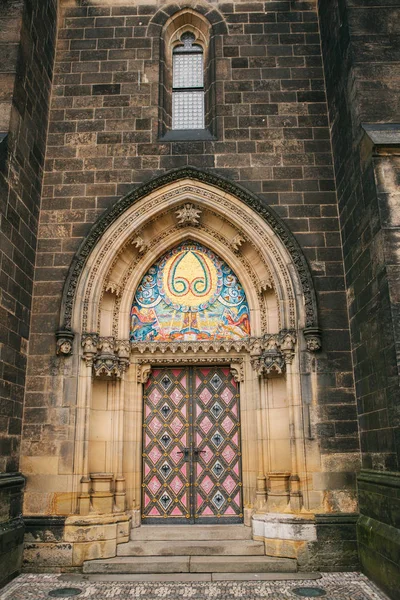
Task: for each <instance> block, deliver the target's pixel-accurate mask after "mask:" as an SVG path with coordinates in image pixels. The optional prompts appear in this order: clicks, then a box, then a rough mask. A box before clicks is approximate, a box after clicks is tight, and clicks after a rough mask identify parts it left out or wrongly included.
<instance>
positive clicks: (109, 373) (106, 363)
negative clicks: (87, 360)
mask: <svg viewBox="0 0 400 600" xmlns="http://www.w3.org/2000/svg"><path fill="white" fill-rule="evenodd" d="M99 349H100V353H99V354H98V355H97V356H96V358H95V360H94V363H93V370H94V374H95V375H96V376H97V377H99V376H100V375H105V376H106V377H121V372H122V369H121V365H120V362H119V360H118V356H117V355H116V353H115V340H114V338H113V337H102V338H100V339H99Z"/></svg>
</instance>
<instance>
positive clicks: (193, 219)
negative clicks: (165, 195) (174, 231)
mask: <svg viewBox="0 0 400 600" xmlns="http://www.w3.org/2000/svg"><path fill="white" fill-rule="evenodd" d="M175 214H176V216H177V219H178V223H179V225H191V226H192V227H193V226H194V227H196V226H197V225H199V223H200V215H201V209H200V208H197V207H196V206H195V205H194V204H185V205H184V206H182V207H181V208H179V209H178V210H177V211H176V213H175Z"/></svg>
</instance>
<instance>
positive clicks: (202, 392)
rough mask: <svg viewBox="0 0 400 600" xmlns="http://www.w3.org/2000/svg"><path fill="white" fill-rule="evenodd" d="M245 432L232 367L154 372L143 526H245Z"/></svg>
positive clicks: (147, 398) (147, 401) (149, 388)
mask: <svg viewBox="0 0 400 600" xmlns="http://www.w3.org/2000/svg"><path fill="white" fill-rule="evenodd" d="M239 429H240V423H239V391H238V386H237V383H236V382H235V381H234V379H233V377H232V375H231V374H230V370H229V367H222V368H221V367H191V368H189V367H187V368H178V369H176V368H173V369H169V368H165V369H156V370H154V371H153V373H152V375H151V377H150V379H149V381H148V383H147V384H146V386H145V390H144V436H143V510H142V513H143V514H142V519H143V522H144V523H163V524H165V523H190V522H192V523H223V522H226V523H239V522H241V521H242V520H243V511H242V482H241V452H240V434H239Z"/></svg>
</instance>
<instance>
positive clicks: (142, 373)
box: [137, 363, 152, 383]
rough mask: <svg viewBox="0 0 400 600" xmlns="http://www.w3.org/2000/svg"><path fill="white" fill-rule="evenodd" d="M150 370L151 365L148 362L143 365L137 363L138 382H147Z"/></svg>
mask: <svg viewBox="0 0 400 600" xmlns="http://www.w3.org/2000/svg"><path fill="white" fill-rule="evenodd" d="M151 370H152V367H151V365H150V364H148V363H146V364H144V365H139V368H138V374H137V377H138V383H147V382H148V380H149V377H150V375H151Z"/></svg>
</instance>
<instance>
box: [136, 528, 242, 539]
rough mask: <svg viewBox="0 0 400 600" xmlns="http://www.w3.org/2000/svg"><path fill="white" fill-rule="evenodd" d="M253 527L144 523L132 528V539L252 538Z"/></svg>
mask: <svg viewBox="0 0 400 600" xmlns="http://www.w3.org/2000/svg"><path fill="white" fill-rule="evenodd" d="M251 539H252V533H251V527H245V526H244V525H142V526H141V527H138V528H136V529H132V530H131V540H133V541H135V542H137V541H150V540H154V541H157V542H161V541H163V540H165V541H173V540H177V541H179V540H185V541H195V540H204V541H211V540H251Z"/></svg>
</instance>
